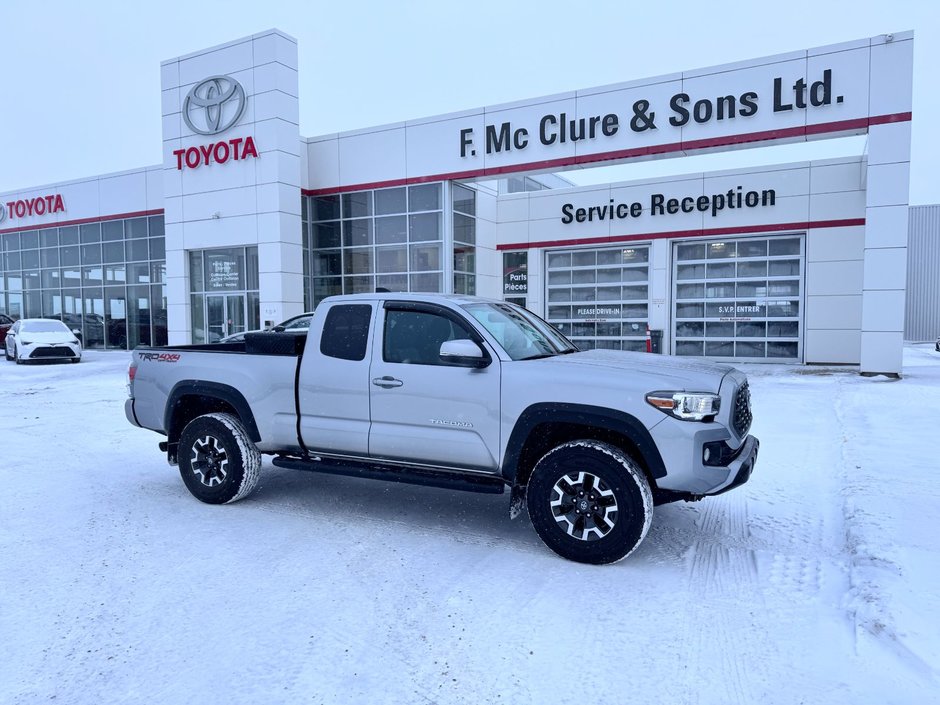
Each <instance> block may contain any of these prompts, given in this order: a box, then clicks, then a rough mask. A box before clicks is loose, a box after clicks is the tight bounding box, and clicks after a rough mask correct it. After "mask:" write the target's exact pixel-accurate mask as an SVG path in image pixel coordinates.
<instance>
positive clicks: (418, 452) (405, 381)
mask: <svg viewBox="0 0 940 705" xmlns="http://www.w3.org/2000/svg"><path fill="white" fill-rule="evenodd" d="M378 323H379V324H378V326H377V331H376V332H377V340H376V343H375V345H373V348H372V365H371V371H370V374H369V377H370V383H371V384H370V402H371V406H372V425H371V429H370V432H369V455H370V456H372V457H374V458H387V459H394V460H403V461H410V462H415V463H420V464H427V465H443V466H448V467H465V468H473V469H480V470H487V471H490V472H495V471H496V470H497V469H498V465H499V462H498V459H499V432H500V429H499V411H500V409H499V405H500V361H499V359H498V358H497V357H496V355H494V354H493V352H492V351H491V350H490V351H488V352H489V353H490V358H491V359H492V361H491V362H490V364H489V365H488V366H487V367H483V368H473V367H459V366H455V365H452V364H448V363H445V362H443V361H442V360H441V359H440V356H439V352H440V347H441V344H442V343H443V342H445V341H447V340H463V339H472V340H477V341H479V340H482V339H481V337H480V335H479V334H478V333H476V331H475V330H473V329H472V328H471V326H470V325H469V323H467V322H466V321H465V320H463V319H462V318H461V316H460V315H459V314H458V313H457V312H455V311H453V310H451V309H448V308H446V307H443V306H438V305H436V304H426V303H416V302H394V301H388V302H386V304H385V308H384V310H382V311H380V312H379V319H378ZM484 345H485V343H484Z"/></svg>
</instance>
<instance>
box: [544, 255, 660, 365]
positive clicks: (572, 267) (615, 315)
mask: <svg viewBox="0 0 940 705" xmlns="http://www.w3.org/2000/svg"><path fill="white" fill-rule="evenodd" d="M649 254H650V253H649V246H648V245H635V246H631V247H616V248H603V249H578V250H554V251H550V252H547V253H546V277H545V280H546V300H547V302H548V308H547V311H548V316H547V318H548V321H549V322H550V323H551V324H552V325H554V326H555V327H557V328H558V329H559V330H560V331H562V332H563V333H564V334H565V335H567V336H568V337H569V338H571V340H572V341H574V343H575V344H576V345H577V346H578V347H580V348H581V349H582V350H593V349H595V348H596V349H602V350H638V351H644V350H646V324H647V322H648V320H649Z"/></svg>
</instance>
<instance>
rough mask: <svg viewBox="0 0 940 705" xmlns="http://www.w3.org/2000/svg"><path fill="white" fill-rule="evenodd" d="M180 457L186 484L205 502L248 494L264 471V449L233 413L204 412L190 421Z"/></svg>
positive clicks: (215, 502)
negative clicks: (262, 462)
mask: <svg viewBox="0 0 940 705" xmlns="http://www.w3.org/2000/svg"><path fill="white" fill-rule="evenodd" d="M178 458H179V467H180V476H181V477H182V478H183V482H184V483H185V485H186V488H187V489H188V490H189V491H190V492H191V493H192V495H193V496H194V497H195V498H196V499H198V500H199V501H200V502H205V503H206V504H227V503H229V502H237V501H238V500H240V499H242V498H244V497H247V496H248V495H249V494H251V492H252V491H253V490H254V489H255V486H257V484H258V478H259V476H260V474H261V453H259V452H258V449H257V448H256V447H255V444H254V443H252V441H251V438H250V437H249V436H248V432H247V431H246V430H245V427H244V426H243V425H242V422H241V421H240V420H239V419H238V418H237V417H235V416H233V415H232V414H222V413H213V414H205V415H203V416H198V417H196V418H195V419H193V420H192V421H190V422H189V423H188V424H187V425H186V428H184V429H183V433H182V434H181V435H180V444H179V455H178Z"/></svg>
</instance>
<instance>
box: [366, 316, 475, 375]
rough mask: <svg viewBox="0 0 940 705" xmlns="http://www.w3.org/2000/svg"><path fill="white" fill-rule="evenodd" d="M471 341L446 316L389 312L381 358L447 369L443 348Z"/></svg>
mask: <svg viewBox="0 0 940 705" xmlns="http://www.w3.org/2000/svg"><path fill="white" fill-rule="evenodd" d="M470 337H471V336H470V333H469V332H468V331H467V329H466V328H464V327H463V326H461V325H459V324H457V323H455V322H454V321H452V320H451V319H449V318H445V317H444V316H438V315H436V314H433V313H425V312H423V311H394V310H392V311H387V312H386V313H385V343H384V346H383V348H384V349H383V355H382V356H383V359H384V360H385V362H401V363H406V364H412V365H444V364H445V363H444V362H442V361H441V344H442V343H444V342H446V341H448V340H465V339H467V338H470Z"/></svg>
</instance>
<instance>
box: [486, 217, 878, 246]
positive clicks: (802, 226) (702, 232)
mask: <svg viewBox="0 0 940 705" xmlns="http://www.w3.org/2000/svg"><path fill="white" fill-rule="evenodd" d="M856 225H865V219H864V218H844V219H842V220H814V221H805V222H800V223H771V224H769V225H736V226H733V227H726V228H697V229H693V230H670V231H667V232H658V233H636V234H634V235H606V236H603V237H585V238H579V239H576V240H575V239H572V240H540V241H537V242H515V243H509V244H505V245H497V246H496V249H497V250H528V249H532V248H534V247H571V246H573V245H609V244H616V243H618V242H635V241H637V240H666V239H671V238H687V237H715V236H718V235H745V234H751V233H776V232H781V231H785V230H815V229H818V228H849V227H853V226H856Z"/></svg>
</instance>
